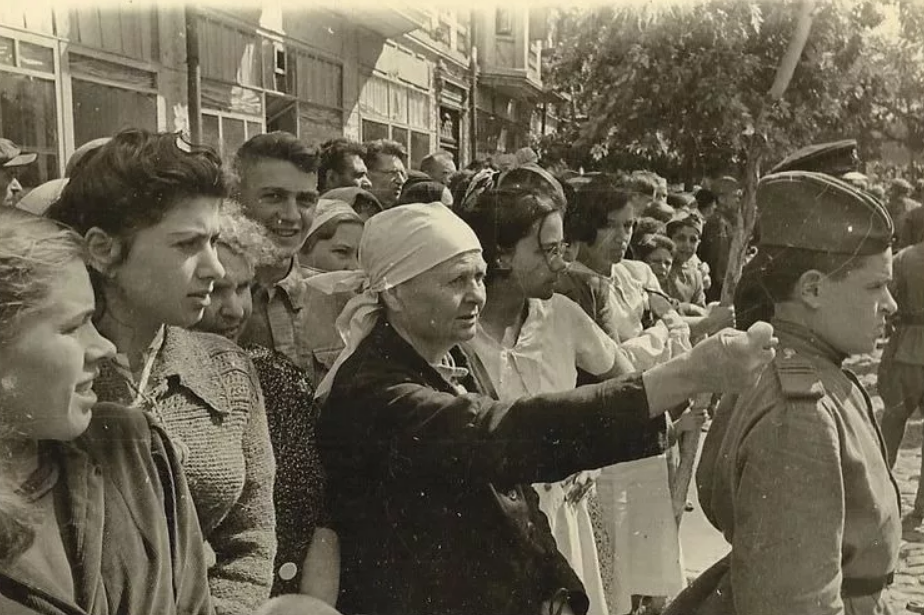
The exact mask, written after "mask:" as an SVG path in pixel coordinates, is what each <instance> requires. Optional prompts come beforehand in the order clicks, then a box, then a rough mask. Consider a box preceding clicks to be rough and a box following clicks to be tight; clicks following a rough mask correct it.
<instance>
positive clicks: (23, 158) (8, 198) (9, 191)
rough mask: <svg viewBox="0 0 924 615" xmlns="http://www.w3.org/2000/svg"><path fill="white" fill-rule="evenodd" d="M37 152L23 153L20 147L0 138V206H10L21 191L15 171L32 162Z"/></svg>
mask: <svg viewBox="0 0 924 615" xmlns="http://www.w3.org/2000/svg"><path fill="white" fill-rule="evenodd" d="M36 158H38V154H23V153H22V148H20V147H19V146H18V145H16V144H15V143H13V142H12V141H10V140H9V139H0V206H7V207H12V206H13V205H15V204H16V201H17V200H18V198H19V193H20V192H22V184H20V183H19V177H18V176H17V172H18V171H19V169H20V167H24V166H26V165H29V164H32V163H33V162H35V159H36Z"/></svg>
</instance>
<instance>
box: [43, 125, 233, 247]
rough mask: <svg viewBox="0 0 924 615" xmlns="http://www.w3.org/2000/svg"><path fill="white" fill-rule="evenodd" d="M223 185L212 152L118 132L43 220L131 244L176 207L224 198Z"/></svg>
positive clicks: (162, 137) (175, 137)
mask: <svg viewBox="0 0 924 615" xmlns="http://www.w3.org/2000/svg"><path fill="white" fill-rule="evenodd" d="M227 193H228V182H227V178H226V176H225V173H224V170H223V169H222V166H221V159H220V158H219V157H218V154H216V153H215V151H214V150H213V149H211V148H210V147H206V146H196V145H191V144H189V143H188V142H186V141H185V140H183V138H182V137H181V136H180V135H179V134H177V133H151V132H148V131H146V130H140V129H131V130H125V131H123V132H120V133H119V134H117V135H116V136H115V137H113V138H112V140H111V141H109V142H108V143H106V144H105V145H103V146H102V147H101V148H100V149H99V150H98V152H97V153H96V155H95V156H94V157H93V158H92V159H91V160H88V161H87V162H86V165H85V166H84V167H82V169H81V172H80V173H78V174H76V175H75V176H74V177H72V178H71V180H70V181H69V182H68V184H67V186H65V188H64V191H63V192H62V193H61V197H60V198H59V199H58V201H57V202H56V203H55V204H54V205H52V206H51V208H50V209H49V211H48V216H49V217H51V218H53V219H55V220H58V221H60V222H62V223H64V224H66V225H68V226H70V227H71V228H73V229H75V230H76V231H77V232H79V233H81V234H85V233H86V232H87V231H88V230H90V229H91V228H93V227H99V228H101V229H102V230H104V231H106V232H107V233H109V234H110V235H114V236H118V237H121V238H123V239H127V240H130V239H131V237H132V236H133V235H134V234H135V233H137V232H138V231H139V230H141V229H144V228H147V227H150V226H153V225H155V224H157V223H158V222H160V220H161V219H162V218H163V217H164V215H166V213H167V212H168V211H170V209H171V208H173V207H174V206H175V205H176V204H177V203H178V202H179V201H181V200H183V199H188V198H192V197H199V196H211V197H216V198H223V197H225V196H227Z"/></svg>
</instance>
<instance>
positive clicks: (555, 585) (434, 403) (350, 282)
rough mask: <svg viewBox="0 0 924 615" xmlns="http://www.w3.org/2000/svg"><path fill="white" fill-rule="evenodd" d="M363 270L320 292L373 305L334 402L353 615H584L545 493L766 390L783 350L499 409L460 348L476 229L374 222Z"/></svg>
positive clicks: (322, 431) (327, 282) (337, 373)
mask: <svg viewBox="0 0 924 615" xmlns="http://www.w3.org/2000/svg"><path fill="white" fill-rule="evenodd" d="M359 261H360V267H361V268H360V270H358V271H355V272H337V273H329V274H321V275H318V276H315V277H313V278H311V283H313V284H315V285H317V286H318V287H324V289H326V290H329V291H334V290H344V289H348V288H356V289H358V290H361V291H362V292H361V293H360V294H358V295H357V296H356V297H355V298H354V299H352V300H351V301H350V303H348V304H347V306H346V308H345V309H344V311H343V313H342V314H341V316H340V319H339V320H338V326H339V328H340V330H341V333H342V334H343V335H344V338H345V341H346V349H345V351H344V352H343V354H342V355H341V356H340V358H339V359H338V360H337V362H336V363H335V364H334V365H333V368H332V370H331V372H330V373H329V374H328V376H327V377H326V378H325V379H324V381H322V383H321V386H320V390H319V395H320V396H321V397H323V398H325V403H324V406H323V409H322V411H321V418H320V423H319V445H320V448H321V454H322V459H323V460H324V462H325V464H326V468H327V471H328V478H329V489H330V505H331V516H332V521H333V526H334V529H335V530H336V531H337V533H338V534H339V535H340V537H341V574H342V576H341V591H340V599H339V601H338V605H337V606H338V608H339V609H341V610H342V611H343V612H345V613H376V614H377V615H424V614H427V615H436V614H440V615H442V614H447V615H471V614H473V613H479V614H481V613H491V614H493V615H508V614H509V615H533V614H535V615H539V614H540V613H543V614H545V613H574V614H576V615H583V614H584V613H586V611H587V605H588V601H587V596H586V595H585V594H584V591H583V588H582V587H581V583H580V581H579V580H578V578H577V577H576V576H575V574H574V572H573V571H572V570H571V569H570V568H569V567H568V565H567V562H566V561H565V559H564V558H563V557H562V556H561V554H560V553H559V552H558V550H557V549H556V547H555V542H554V540H553V538H552V536H551V534H550V532H549V527H548V523H547V521H546V519H545V517H544V516H543V515H542V514H541V513H540V512H539V511H538V507H537V501H536V499H537V498H536V495H535V493H534V492H533V491H532V490H531V489H530V488H529V483H533V482H553V481H558V480H561V479H564V478H565V477H566V476H569V475H571V474H573V473H575V472H578V471H580V470H585V469H591V468H597V467H601V466H604V465H608V464H611V463H614V462H616V461H619V459H618V455H619V454H620V453H619V451H620V449H621V446H620V443H621V442H622V441H623V440H624V439H625V438H626V437H627V435H628V434H630V433H631V431H632V430H633V429H635V428H636V427H637V426H638V425H641V424H643V423H644V422H645V421H646V420H647V419H649V418H650V417H653V416H656V415H658V414H660V413H661V412H663V411H664V410H666V409H668V408H670V407H672V406H673V405H675V404H677V403H679V402H681V401H683V400H685V399H687V398H689V397H690V396H692V395H694V394H696V393H698V392H702V391H724V390H735V389H741V388H743V387H746V386H749V385H750V384H751V383H752V382H754V380H755V379H756V376H757V374H758V373H759V371H760V369H762V367H763V366H764V365H765V364H766V363H767V362H768V361H769V360H770V359H771V358H772V356H773V353H774V351H773V348H772V346H773V341H772V338H771V335H772V329H770V327H769V326H768V325H766V324H764V323H760V325H759V326H758V325H756V327H757V328H758V329H760V330H759V331H758V330H755V331H753V332H749V333H747V334H744V333H737V332H732V331H727V332H725V333H724V334H720V335H719V336H716V337H715V338H714V339H710V340H708V341H706V342H704V343H703V344H702V345H700V346H698V347H697V348H695V349H694V350H693V351H692V353H691V354H690V355H687V356H684V357H680V358H678V359H676V360H674V361H670V362H667V363H665V364H662V365H659V366H657V367H654V368H652V369H651V370H650V371H648V372H646V373H645V374H633V375H629V376H624V377H621V378H618V379H614V380H608V381H606V382H603V383H601V384H595V385H590V386H586V387H579V388H577V389H575V390H573V391H568V392H565V393H557V394H548V395H537V396H533V397H526V398H521V399H517V400H513V401H504V402H500V401H497V400H496V399H495V398H494V397H493V396H492V390H491V389H490V381H489V380H488V379H485V380H483V381H482V384H479V381H478V380H479V379H478V372H479V366H478V365H477V364H476V363H472V364H468V363H466V361H465V357H464V356H463V355H462V354H461V353H460V352H459V349H458V347H457V344H459V343H460V342H463V341H466V340H469V339H471V338H472V337H473V336H474V334H475V330H476V324H477V321H478V316H479V313H480V311H481V308H482V307H483V306H484V302H485V289H484V274H485V268H486V265H485V262H484V260H483V258H482V253H481V246H480V245H479V243H478V239H477V237H476V236H475V234H474V232H473V231H472V230H471V229H470V228H469V227H468V226H467V225H466V224H465V223H464V222H462V220H461V219H459V218H458V217H457V216H456V215H455V214H453V213H452V212H451V211H450V210H449V209H447V208H446V207H444V206H442V205H437V204H426V205H422V204H414V205H407V206H403V207H397V208H394V209H390V210H387V211H385V212H383V213H381V214H379V215H376V216H374V217H373V218H371V219H369V221H367V223H366V228H365V232H364V235H363V239H362V242H361V244H360V250H359ZM473 376H474V377H473ZM482 386H484V388H482Z"/></svg>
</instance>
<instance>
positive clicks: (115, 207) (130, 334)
mask: <svg viewBox="0 0 924 615" xmlns="http://www.w3.org/2000/svg"><path fill="white" fill-rule="evenodd" d="M227 192H228V186H227V183H226V180H225V175H224V170H223V169H222V166H221V161H220V159H219V158H218V156H217V155H216V154H215V152H213V151H212V150H211V149H209V148H204V147H197V146H193V145H190V144H189V143H186V142H185V141H183V140H182V138H181V137H179V136H178V135H176V134H172V133H161V134H154V133H149V132H147V131H144V130H126V131H124V132H121V133H119V134H117V135H116V136H114V137H113V138H112V140H111V141H109V142H108V143H107V144H106V145H104V146H103V147H102V148H100V150H99V152H98V153H97V154H96V156H94V158H93V159H92V160H90V161H89V162H88V163H87V165H86V166H85V167H84V170H83V171H82V172H81V173H79V174H77V175H76V176H74V177H73V178H72V179H71V181H70V182H69V183H68V185H67V187H66V188H65V190H64V192H63V194H62V195H61V198H60V200H59V201H58V202H57V203H56V204H55V205H54V206H53V207H52V209H51V210H50V212H49V215H50V216H52V217H54V218H56V219H58V220H60V221H62V222H64V223H66V224H68V225H70V226H72V227H73V228H74V229H76V230H77V232H79V233H81V234H82V235H84V237H85V239H86V242H87V248H88V254H89V265H90V274H91V279H92V280H93V283H94V288H95V291H96V296H97V303H98V305H97V313H96V314H95V316H94V322H95V323H96V325H97V327H99V330H100V332H101V333H102V334H103V335H104V336H105V337H106V338H107V339H109V340H110V341H111V342H113V343H114V344H115V346H116V351H117V354H116V357H115V358H114V359H113V360H110V361H106V362H105V363H103V365H102V366H101V375H100V378H99V379H98V380H97V383H96V385H95V386H94V389H95V390H96V393H97V394H98V395H99V396H100V399H101V400H104V401H114V402H119V403H123V404H125V405H131V406H136V407H141V408H143V409H145V410H146V411H147V412H149V413H150V414H152V415H153V416H154V417H156V418H157V419H158V420H159V421H160V422H161V423H162V424H163V426H164V429H165V430H166V431H167V433H168V434H169V435H170V437H171V439H172V440H173V441H174V442H175V443H176V445H177V447H178V448H179V449H180V450H181V451H182V452H183V454H184V456H185V458H184V461H183V464H184V468H185V469H186V473H187V475H188V476H189V486H190V491H191V492H192V496H193V501H194V502H195V504H196V510H197V511H198V514H199V522H200V525H201V526H202V532H203V534H204V535H205V539H206V541H207V543H208V545H209V547H210V549H211V551H213V552H214V560H215V561H214V565H213V566H212V567H211V568H210V569H209V585H210V588H211V593H212V597H213V599H214V600H215V608H216V611H217V612H218V613H219V614H220V615H233V614H241V615H244V614H246V615H250V614H251V613H252V612H253V611H254V610H255V609H256V608H257V606H258V605H260V604H261V603H263V602H264V601H265V600H266V599H267V598H269V593H270V585H271V583H272V565H273V557H274V554H275V551H276V539H275V515H274V512H273V480H274V474H275V466H274V460H273V454H272V450H271V446H270V440H269V433H268V431H267V426H266V414H265V411H264V408H263V396H262V393H261V391H260V386H259V383H258V381H257V375H256V372H255V371H254V368H253V364H252V363H251V361H250V359H249V358H248V357H247V354H246V353H245V352H244V351H243V350H241V349H240V348H239V347H238V346H237V345H235V344H234V343H233V342H230V341H229V340H227V339H225V338H223V337H220V336H217V335H211V334H208V333H199V332H192V331H189V330H188V329H187V328H188V327H192V326H193V325H195V324H196V323H197V322H198V321H199V320H200V319H201V318H202V314H203V312H204V310H205V308H206V307H207V306H208V305H209V303H210V295H211V292H212V287H213V285H214V283H215V281H216V280H217V279H219V278H220V277H221V276H222V275H224V270H223V268H222V266H221V263H220V262H219V260H218V255H217V252H216V250H215V242H216V240H217V237H218V225H219V212H220V208H221V203H222V200H223V199H224V198H225V196H226V195H227Z"/></svg>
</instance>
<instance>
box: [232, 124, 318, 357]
mask: <svg viewBox="0 0 924 615" xmlns="http://www.w3.org/2000/svg"><path fill="white" fill-rule="evenodd" d="M234 168H235V170H236V171H237V174H238V179H239V185H238V189H237V198H238V199H239V200H240V201H241V205H242V206H243V208H244V213H246V214H247V216H249V217H250V218H252V219H254V220H256V221H257V222H259V223H260V224H262V225H263V226H264V227H266V229H267V231H269V235H270V237H271V238H272V240H273V242H274V243H275V244H276V247H277V248H278V249H279V261H278V262H277V263H275V264H273V265H270V266H266V267H260V268H259V269H258V270H257V284H258V288H256V289H255V290H254V292H253V316H251V318H250V321H249V322H248V323H247V326H246V328H245V330H244V332H243V333H242V335H241V340H240V341H241V343H242V344H259V345H261V346H264V347H266V348H272V349H275V350H278V351H279V352H281V353H283V354H285V355H286V356H287V357H289V358H290V359H291V360H292V361H294V362H295V363H296V364H297V365H299V367H302V368H306V367H307V366H309V365H311V358H312V356H311V352H310V350H309V349H308V348H307V347H306V344H305V343H304V340H305V338H306V337H307V336H308V335H309V332H308V331H309V330H310V328H311V327H310V325H309V324H308V323H306V321H305V319H304V318H303V317H302V316H304V315H305V312H306V310H304V309H303V308H304V306H303V305H302V300H303V298H304V295H305V293H304V282H303V280H302V278H301V275H300V273H299V269H298V266H297V264H296V262H295V256H296V254H298V251H299V249H300V248H301V247H302V244H303V243H304V242H305V238H306V237H307V235H308V230H309V228H310V226H311V220H310V217H311V211H312V209H313V208H314V206H315V204H316V203H317V201H318V191H317V186H318V155H317V152H316V151H315V150H313V149H311V148H309V147H308V146H306V145H305V144H304V143H302V142H301V141H299V140H298V138H297V137H296V136H295V135H292V134H289V133H287V132H281V131H277V132H271V133H268V134H261V135H257V136H255V137H253V138H252V139H250V140H249V141H247V142H246V143H244V145H242V146H241V148H240V149H239V150H238V152H237V155H236V156H235V159H234Z"/></svg>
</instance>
